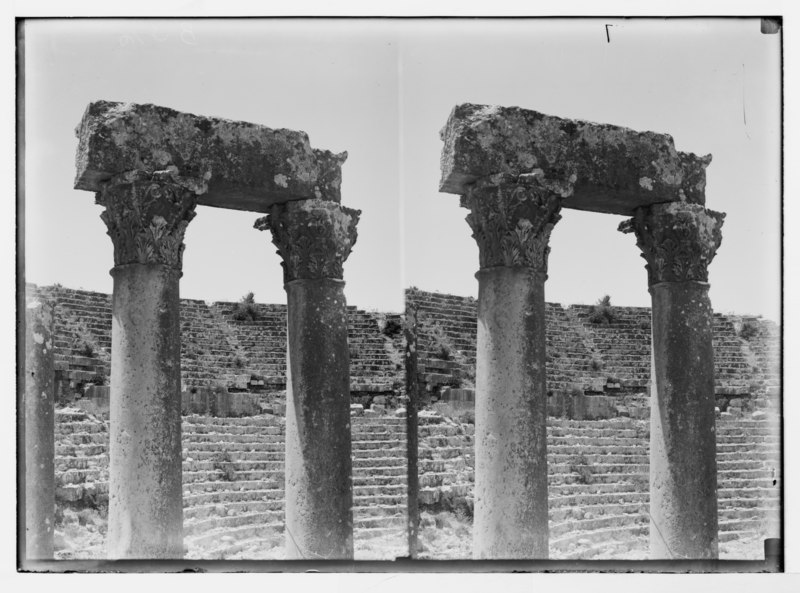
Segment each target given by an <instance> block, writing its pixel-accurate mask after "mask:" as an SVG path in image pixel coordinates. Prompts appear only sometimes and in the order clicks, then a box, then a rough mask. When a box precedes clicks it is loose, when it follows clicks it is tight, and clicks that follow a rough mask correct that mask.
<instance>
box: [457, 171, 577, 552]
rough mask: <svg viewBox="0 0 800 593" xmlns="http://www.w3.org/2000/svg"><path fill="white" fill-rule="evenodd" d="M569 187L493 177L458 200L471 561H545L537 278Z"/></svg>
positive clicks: (541, 325) (540, 288)
mask: <svg viewBox="0 0 800 593" xmlns="http://www.w3.org/2000/svg"><path fill="white" fill-rule="evenodd" d="M570 191H571V188H569V187H553V186H549V185H548V184H546V183H544V182H542V181H541V179H538V178H536V177H533V176H528V175H526V176H521V177H520V178H510V177H509V176H494V177H492V178H488V179H484V180H481V181H478V182H476V183H475V184H473V185H472V186H471V187H470V189H469V190H468V192H467V194H466V195H465V196H464V197H463V198H462V205H463V206H465V207H467V208H469V209H470V211H471V213H470V214H469V215H468V216H467V222H468V223H469V225H470V227H472V231H473V237H474V238H475V240H476V241H477V243H478V247H479V250H480V271H479V272H478V273H477V274H476V277H477V278H478V284H479V287H478V291H479V292H478V342H477V369H476V381H475V383H476V384H475V517H474V524H473V557H474V558H475V559H509V558H547V557H548V546H549V537H548V506H547V426H546V420H547V390H546V369H545V309H544V282H545V280H546V278H547V255H548V253H549V251H550V248H549V247H548V241H549V238H550V232H551V231H552V229H553V226H554V225H555V223H556V222H558V220H559V219H560V218H561V216H560V214H559V210H560V208H561V203H560V201H561V198H562V197H563V195H565V194H566V195H568V194H569V192H570Z"/></svg>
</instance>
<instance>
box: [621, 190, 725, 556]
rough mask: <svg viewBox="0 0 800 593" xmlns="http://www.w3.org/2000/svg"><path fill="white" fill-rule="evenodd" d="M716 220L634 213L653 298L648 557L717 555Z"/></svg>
mask: <svg viewBox="0 0 800 593" xmlns="http://www.w3.org/2000/svg"><path fill="white" fill-rule="evenodd" d="M724 217H725V215H724V214H722V213H719V212H713V211H711V210H706V209H705V208H704V207H703V206H700V205H696V204H686V203H680V202H672V203H668V204H657V205H654V206H649V207H646V208H640V209H638V210H637V211H636V214H635V216H634V218H633V219H631V220H629V221H626V222H623V223H622V224H621V225H620V230H621V231H622V232H632V231H633V232H635V233H636V240H637V245H638V246H639V248H640V249H641V250H642V257H644V258H645V259H646V260H647V266H646V267H647V271H648V281H649V286H650V294H651V296H652V300H653V308H652V315H653V323H652V328H653V329H652V331H653V335H652V340H653V369H652V382H651V384H652V394H651V406H650V409H651V415H650V555H651V558H653V559H661V558H670V559H683V558H687V559H703V558H705V559H713V558H717V556H718V534H717V527H718V526H717V464H716V439H715V432H714V349H713V346H712V329H713V327H712V326H713V313H712V310H711V302H710V300H709V298H708V264H709V263H710V262H711V260H712V259H713V258H714V255H715V253H716V250H717V248H718V247H719V244H720V242H721V240H722V235H721V232H720V228H721V227H722V222H723V219H724Z"/></svg>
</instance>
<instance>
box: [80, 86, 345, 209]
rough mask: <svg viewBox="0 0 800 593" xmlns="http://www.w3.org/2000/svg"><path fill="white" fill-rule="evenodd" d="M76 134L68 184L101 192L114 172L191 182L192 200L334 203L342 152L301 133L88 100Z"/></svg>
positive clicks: (226, 204)
mask: <svg viewBox="0 0 800 593" xmlns="http://www.w3.org/2000/svg"><path fill="white" fill-rule="evenodd" d="M76 134H77V136H78V138H79V143H78V151H77V156H76V167H77V176H76V179H75V188H76V189H84V190H89V191H101V190H102V188H103V184H104V182H106V181H108V180H109V179H110V178H112V177H114V176H117V175H120V174H122V173H125V172H128V171H132V170H138V171H144V172H146V173H152V172H155V171H171V172H173V173H175V174H179V175H180V176H181V177H182V178H184V179H194V180H196V184H197V185H198V189H197V191H196V193H198V194H201V193H202V188H201V187H200V186H202V185H203V184H204V183H207V187H208V191H207V192H205V193H202V195H200V196H199V200H198V201H199V203H200V204H204V205H207V206H217V207H220V208H232V209H236V210H250V211H254V212H268V211H269V207H270V206H271V205H272V204H275V203H281V202H286V201H290V200H300V199H309V198H321V199H326V200H333V201H339V199H340V186H341V180H342V174H341V165H342V163H344V161H345V159H346V158H347V153H346V152H342V153H339V154H334V153H332V152H330V151H327V150H317V149H313V148H311V145H310V144H309V140H308V136H307V135H306V133H305V132H296V131H292V130H285V129H277V130H273V129H270V128H268V127H266V126H261V125H256V124H252V123H246V122H237V121H230V120H226V119H218V118H212V117H203V116H197V115H192V114H189V113H181V112H178V111H175V110H173V109H169V108H166V107H159V106H157V105H150V104H145V105H138V104H136V103H117V102H112V101H96V102H94V103H90V104H89V106H88V107H87V109H86V112H85V113H84V115H83V119H82V120H81V122H80V124H79V125H78V128H77V129H76Z"/></svg>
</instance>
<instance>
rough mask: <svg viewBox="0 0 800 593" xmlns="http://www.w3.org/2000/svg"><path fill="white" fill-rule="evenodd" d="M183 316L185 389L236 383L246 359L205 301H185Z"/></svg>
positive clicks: (182, 303)
mask: <svg viewBox="0 0 800 593" xmlns="http://www.w3.org/2000/svg"><path fill="white" fill-rule="evenodd" d="M180 313H181V379H182V382H183V385H184V389H190V388H192V387H204V386H208V385H212V384H214V383H217V384H220V383H221V384H224V385H226V386H227V385H232V384H234V383H235V376H236V375H237V374H244V373H246V370H245V368H244V367H245V365H244V364H243V362H244V360H243V359H242V358H241V355H240V354H239V352H238V349H237V348H236V342H235V340H233V339H231V337H230V336H229V335H228V333H227V332H225V331H224V329H223V328H222V327H220V324H219V323H218V321H217V319H216V318H215V316H214V315H213V312H212V310H211V308H210V307H209V306H208V305H207V304H206V303H205V302H204V301H198V300H190V299H183V300H181V308H180Z"/></svg>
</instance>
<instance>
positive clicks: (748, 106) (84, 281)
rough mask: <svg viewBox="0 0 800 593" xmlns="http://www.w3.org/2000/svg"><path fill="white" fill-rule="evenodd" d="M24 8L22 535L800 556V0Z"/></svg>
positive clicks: (68, 542)
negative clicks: (199, 14)
mask: <svg viewBox="0 0 800 593" xmlns="http://www.w3.org/2000/svg"><path fill="white" fill-rule="evenodd" d="M16 34H17V37H16V51H17V54H18V64H17V68H18V80H17V91H16V92H17V105H16V109H17V121H18V129H17V159H18V163H17V167H18V179H17V190H18V191H17V198H16V199H17V224H18V236H17V257H18V260H17V261H18V275H17V285H16V289H17V318H18V323H19V331H18V336H17V365H18V393H17V410H18V414H17V416H18V417H17V422H18V426H19V438H18V448H17V463H18V466H17V467H18V472H17V488H18V499H17V511H18V521H19V522H18V532H17V540H18V569H19V570H21V571H30V572H43V571H44V572H64V571H74V570H79V571H90V572H106V571H126V570H134V569H135V570H137V571H153V572H159V571H167V572H170V571H181V570H185V569H189V570H193V569H204V570H214V571H253V572H263V571H286V572H292V571H295V570H308V569H314V570H320V571H323V572H324V571H331V570H342V569H341V564H342V562H344V563H346V565H347V566H348V569H347V570H353V571H360V570H364V571H374V572H381V571H384V572H396V571H410V572H427V571H436V570H440V569H442V570H443V569H444V568H447V567H449V568H447V569H448V570H453V571H492V570H500V571H511V570H523V571H541V570H549V571H573V570H582V571H602V572H609V571H615V570H625V571H628V572H631V571H633V572H637V571H643V572H661V571H664V570H669V571H671V572H683V571H687V570H692V571H693V572H780V571H781V570H783V568H782V566H783V555H784V543H785V536H784V526H783V518H784V515H783V513H784V505H785V504H786V503H785V500H784V494H783V492H784V490H783V488H784V485H783V467H784V459H783V453H784V449H783V445H782V443H783V430H784V429H785V428H786V427H785V425H784V422H783V418H784V415H783V411H784V405H783V391H782V384H783V376H782V352H783V349H782V335H783V333H782V332H783V330H782V307H783V303H782V290H781V287H782V276H781V257H782V255H781V254H782V232H783V231H782V203H783V196H782V175H783V173H782V125H783V123H782V101H783V94H782V83H783V81H782V67H783V63H782V35H783V30H782V19H781V18H779V17H769V18H766V17H765V18H761V17H742V18H723V17H719V18H712V17H703V18H622V17H609V18H599V17H581V18H577V17H574V18H473V19H466V18H420V19H404V18H75V19H67V18H36V19H33V18H30V19H24V18H23V19H18V20H17V31H16ZM337 567H339V568H337ZM442 567H444V568H442Z"/></svg>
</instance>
